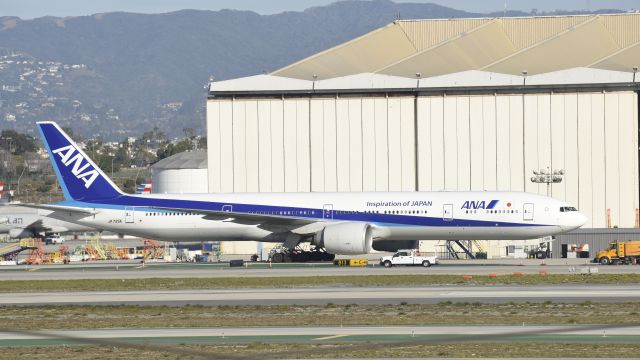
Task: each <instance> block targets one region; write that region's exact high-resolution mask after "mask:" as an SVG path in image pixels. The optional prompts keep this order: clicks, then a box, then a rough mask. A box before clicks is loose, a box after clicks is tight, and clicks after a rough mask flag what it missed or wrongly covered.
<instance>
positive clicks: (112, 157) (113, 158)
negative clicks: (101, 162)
mask: <svg viewBox="0 0 640 360" xmlns="http://www.w3.org/2000/svg"><path fill="white" fill-rule="evenodd" d="M115 158H116V157H115V156H111V178H112V179H113V160H115Z"/></svg>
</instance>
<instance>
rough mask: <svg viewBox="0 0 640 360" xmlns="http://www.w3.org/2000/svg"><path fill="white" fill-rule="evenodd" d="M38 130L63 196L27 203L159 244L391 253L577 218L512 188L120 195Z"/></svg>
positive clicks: (47, 129)
mask: <svg viewBox="0 0 640 360" xmlns="http://www.w3.org/2000/svg"><path fill="white" fill-rule="evenodd" d="M38 127H39V130H40V133H41V135H42V137H43V139H44V144H45V146H46V148H47V150H48V152H49V157H50V160H51V163H52V165H53V167H54V169H55V172H56V174H57V176H58V179H59V181H60V184H61V186H62V190H63V193H64V196H65V199H66V200H65V201H63V202H60V203H55V204H50V205H35V204H31V206H34V207H40V208H46V209H49V210H58V211H61V212H62V213H65V214H66V218H65V220H67V221H70V222H74V223H78V224H82V225H87V226H90V227H96V228H99V229H104V230H108V231H113V232H118V233H123V234H128V235H134V236H139V237H144V238H152V239H157V240H168V241H176V240H181V241H207V240H252V241H264V242H282V243H284V246H285V247H286V248H287V249H293V248H294V247H295V246H296V245H297V244H298V243H300V242H311V243H312V244H314V245H316V246H318V247H322V248H324V249H326V251H327V252H329V253H333V254H365V253H368V252H370V251H371V250H372V249H376V250H386V251H395V250H397V249H399V248H400V249H402V248H407V243H408V242H412V243H415V242H416V241H417V240H429V239H432V240H444V239H532V238H539V237H543V236H547V235H553V234H558V233H562V232H566V231H570V230H573V229H576V228H579V227H580V226H582V225H583V224H584V223H585V221H586V218H585V216H584V215H582V214H581V213H580V212H578V211H577V210H576V208H574V207H573V206H571V205H570V204H568V203H566V202H564V201H559V200H555V199H552V198H549V197H544V196H540V195H534V194H528V193H521V192H492V191H482V192H446V191H443V192H363V193H225V194H174V195H171V194H149V195H130V194H125V193H123V192H122V191H120V189H118V187H117V186H116V185H115V184H114V183H113V182H112V181H111V180H110V179H109V178H108V177H107V176H106V175H105V174H104V172H103V171H102V170H100V169H99V168H98V167H97V166H96V164H95V163H94V162H93V161H92V160H91V159H90V158H89V157H88V156H87V155H86V154H85V153H84V152H83V151H82V150H81V149H80V148H79V147H78V146H77V145H76V144H75V143H74V142H73V141H72V140H71V138H69V136H68V135H67V134H65V133H64V131H62V130H61V129H60V127H59V126H58V125H57V124H56V123H54V122H39V123H38Z"/></svg>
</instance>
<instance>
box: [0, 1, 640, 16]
mask: <svg viewBox="0 0 640 360" xmlns="http://www.w3.org/2000/svg"><path fill="white" fill-rule="evenodd" d="M0 2H1V3H2V5H1V6H0V16H18V17H21V18H23V19H33V18H36V17H42V16H60V17H62V16H81V15H92V14H96V13H103V12H113V11H126V12H137V13H164V12H170V11H176V10H182V9H198V10H220V9H237V10H251V11H255V12H257V13H260V14H275V13H280V12H283V11H302V10H304V9H306V8H308V7H311V6H322V5H327V4H330V3H332V2H335V0H179V1H178V0H0ZM396 2H413V3H436V4H440V5H444V6H448V7H452V8H456V9H459V10H466V11H469V12H479V13H488V12H494V11H502V10H503V9H504V7H505V3H506V5H507V9H509V10H524V11H530V10H531V9H533V8H536V9H538V10H541V11H551V10H556V9H561V10H597V9H602V8H608V9H621V10H630V9H640V0H562V1H559V0H410V1H408V0H396Z"/></svg>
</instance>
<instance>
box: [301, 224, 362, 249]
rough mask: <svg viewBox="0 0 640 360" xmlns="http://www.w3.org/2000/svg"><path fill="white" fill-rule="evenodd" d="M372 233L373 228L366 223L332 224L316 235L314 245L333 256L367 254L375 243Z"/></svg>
mask: <svg viewBox="0 0 640 360" xmlns="http://www.w3.org/2000/svg"><path fill="white" fill-rule="evenodd" d="M371 233H372V229H371V226H370V225H369V224H366V223H355V222H349V223H339V224H330V225H327V226H325V228H324V230H322V231H320V232H318V233H316V234H315V235H314V237H313V243H314V244H316V245H318V246H320V247H324V248H325V250H327V252H329V253H332V254H341V255H357V254H367V253H369V252H370V251H371V243H372V242H373V238H372V235H371Z"/></svg>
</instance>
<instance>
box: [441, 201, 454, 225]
mask: <svg viewBox="0 0 640 360" xmlns="http://www.w3.org/2000/svg"><path fill="white" fill-rule="evenodd" d="M442 220H444V221H453V204H444V205H443V207H442Z"/></svg>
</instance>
